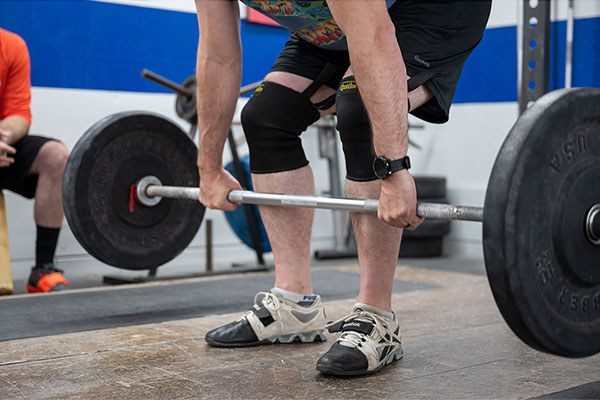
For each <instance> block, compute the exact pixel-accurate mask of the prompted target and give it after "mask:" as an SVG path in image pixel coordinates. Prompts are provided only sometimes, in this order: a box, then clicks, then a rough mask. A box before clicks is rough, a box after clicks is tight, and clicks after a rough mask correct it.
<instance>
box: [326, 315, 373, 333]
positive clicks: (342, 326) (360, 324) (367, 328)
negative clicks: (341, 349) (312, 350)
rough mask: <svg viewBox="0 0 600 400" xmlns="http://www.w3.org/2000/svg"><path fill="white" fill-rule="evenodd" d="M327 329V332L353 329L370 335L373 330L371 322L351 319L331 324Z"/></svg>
mask: <svg viewBox="0 0 600 400" xmlns="http://www.w3.org/2000/svg"><path fill="white" fill-rule="evenodd" d="M327 330H328V331H329V333H336V332H348V331H353V332H359V333H364V334H365V335H370V334H371V332H372V331H373V324H372V323H370V322H365V321H358V320H356V319H352V320H350V321H340V322H338V323H337V324H333V325H331V326H329V327H328V328H327Z"/></svg>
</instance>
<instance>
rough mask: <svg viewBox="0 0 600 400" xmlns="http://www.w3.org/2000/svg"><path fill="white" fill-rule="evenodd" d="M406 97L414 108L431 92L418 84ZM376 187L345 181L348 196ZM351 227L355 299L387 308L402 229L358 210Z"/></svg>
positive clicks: (372, 194) (369, 193) (375, 193)
mask: <svg viewBox="0 0 600 400" xmlns="http://www.w3.org/2000/svg"><path fill="white" fill-rule="evenodd" d="M346 75H347V76H350V75H352V71H351V70H350V71H348V73H347V74H346ZM408 98H409V101H410V104H411V107H412V108H413V109H414V108H416V107H419V106H421V105H423V104H424V103H426V102H427V101H428V100H429V99H430V98H431V92H429V90H428V89H426V88H425V87H424V86H421V87H419V88H417V89H416V90H414V91H412V92H410V93H409V95H408ZM380 188H381V181H379V180H377V181H371V182H355V181H350V180H346V193H347V195H348V197H355V198H363V199H367V198H368V199H378V198H379V194H380ZM352 226H353V228H354V235H355V237H356V247H357V250H358V259H359V264H360V292H359V295H358V299H357V300H358V301H359V302H361V303H364V304H368V305H370V306H374V307H377V308H379V309H382V310H384V311H390V310H391V309H392V306H391V299H392V289H393V284H394V273H395V271H396V263H397V260H398V252H399V250H400V239H401V237H402V229H400V228H395V227H393V226H391V225H388V224H386V223H385V222H383V221H381V220H380V219H378V218H377V216H376V215H373V214H362V213H353V214H352Z"/></svg>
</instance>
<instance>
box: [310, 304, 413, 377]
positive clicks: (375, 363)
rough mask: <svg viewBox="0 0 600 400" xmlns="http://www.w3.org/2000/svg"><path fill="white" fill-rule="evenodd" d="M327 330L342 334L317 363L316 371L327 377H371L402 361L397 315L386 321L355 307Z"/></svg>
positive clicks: (328, 326) (377, 315) (380, 316)
mask: <svg viewBox="0 0 600 400" xmlns="http://www.w3.org/2000/svg"><path fill="white" fill-rule="evenodd" d="M326 328H327V329H328V330H329V332H331V333H335V332H341V333H342V334H341V335H340V337H339V338H338V339H337V340H336V341H335V343H334V344H333V345H332V346H331V348H330V349H329V351H328V352H327V353H325V354H323V356H321V358H320V359H319V360H318V361H317V370H318V371H320V372H322V373H324V374H329V375H339V376H355V375H367V374H372V373H375V372H377V371H380V370H381V369H382V368H383V367H385V366H386V365H388V364H390V363H392V362H394V361H396V360H399V359H401V358H402V355H403V351H402V342H401V334H400V328H399V327H398V319H397V318H396V314H394V316H393V318H386V317H384V316H382V315H379V314H376V313H373V312H369V311H364V310H362V309H360V308H355V309H354V310H353V311H352V313H351V314H350V315H347V316H345V317H344V318H342V319H339V320H337V321H335V322H331V323H329V324H327V326H326Z"/></svg>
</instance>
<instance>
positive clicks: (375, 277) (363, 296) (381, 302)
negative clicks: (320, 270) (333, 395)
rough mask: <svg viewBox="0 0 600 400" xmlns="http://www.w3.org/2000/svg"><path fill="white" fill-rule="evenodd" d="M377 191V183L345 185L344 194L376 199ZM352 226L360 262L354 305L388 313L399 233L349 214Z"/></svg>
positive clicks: (372, 218)
mask: <svg viewBox="0 0 600 400" xmlns="http://www.w3.org/2000/svg"><path fill="white" fill-rule="evenodd" d="M380 187H381V183H380V181H379V180H377V181H370V182H354V181H350V180H347V181H346V193H347V195H348V196H349V197H354V198H378V197H379V192H380ZM352 225H353V227H354V235H355V237H356V246H357V251H358V258H359V260H360V277H361V279H360V292H359V295H358V301H359V302H361V303H365V304H368V305H371V306H374V307H377V308H380V309H382V310H385V311H390V310H391V308H392V307H391V298H392V288H393V284H394V274H395V271H396V263H397V260H398V252H399V250H400V238H401V237H402V229H400V228H395V227H393V226H390V225H388V224H386V223H385V222H383V221H381V220H380V219H379V218H377V216H376V215H372V214H364V213H353V214H352Z"/></svg>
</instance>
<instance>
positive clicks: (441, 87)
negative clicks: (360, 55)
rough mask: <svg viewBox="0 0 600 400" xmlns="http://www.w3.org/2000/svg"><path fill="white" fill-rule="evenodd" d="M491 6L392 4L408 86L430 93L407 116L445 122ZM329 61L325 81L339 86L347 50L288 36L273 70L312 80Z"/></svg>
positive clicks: (482, 2)
mask: <svg viewBox="0 0 600 400" xmlns="http://www.w3.org/2000/svg"><path fill="white" fill-rule="evenodd" d="M490 8H491V0H420V1H409V0H397V1H396V3H394V4H393V5H392V7H390V9H389V14H390V17H391V19H392V22H393V23H394V26H395V27H396V37H397V39H398V44H399V45H400V49H401V50H402V56H403V57H404V62H405V64H406V70H407V74H408V75H409V76H410V77H411V78H414V79H413V80H412V82H411V86H412V84H414V83H418V84H419V85H421V84H424V85H425V86H426V87H427V88H428V89H429V90H431V92H432V93H433V96H434V97H433V98H432V99H431V100H430V101H428V102H427V103H425V104H423V105H422V106H421V107H419V108H418V109H416V110H413V111H411V114H413V115H414V116H416V117H418V118H421V119H423V120H425V121H428V122H433V123H444V122H446V121H448V113H449V110H450V104H452V98H453V97H454V91H455V90H456V85H457V83H458V78H459V77H460V73H461V71H462V67H463V64H464V62H465V60H466V59H467V57H468V56H469V54H470V53H471V51H472V50H473V49H474V48H475V46H477V44H478V43H479V42H480V41H481V38H482V36H483V31H484V29H485V26H486V24H487V21H488V17H489V14H490ZM327 63H330V64H332V65H333V66H334V67H335V69H336V73H335V76H334V77H333V78H332V79H330V80H329V81H327V82H326V85H327V86H329V87H331V88H333V89H337V88H338V85H339V83H340V81H341V80H342V77H343V76H344V74H345V73H346V71H347V70H348V67H349V66H350V59H349V56H348V52H347V51H333V50H325V49H322V48H319V47H316V46H314V45H312V44H310V43H308V42H306V41H304V40H302V39H299V38H297V37H295V36H294V35H292V36H291V38H290V39H289V40H288V42H287V43H286V44H285V48H284V49H283V51H282V52H281V54H280V55H279V58H278V59H277V61H276V62H275V65H274V66H273V68H272V69H271V71H284V72H290V73H294V74H296V75H300V76H304V77H306V78H309V79H313V80H314V79H315V78H316V77H317V76H318V75H319V73H320V72H321V71H322V70H323V68H324V66H325V65H326V64H327ZM390 73H393V71H390ZM417 86H418V85H417Z"/></svg>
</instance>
